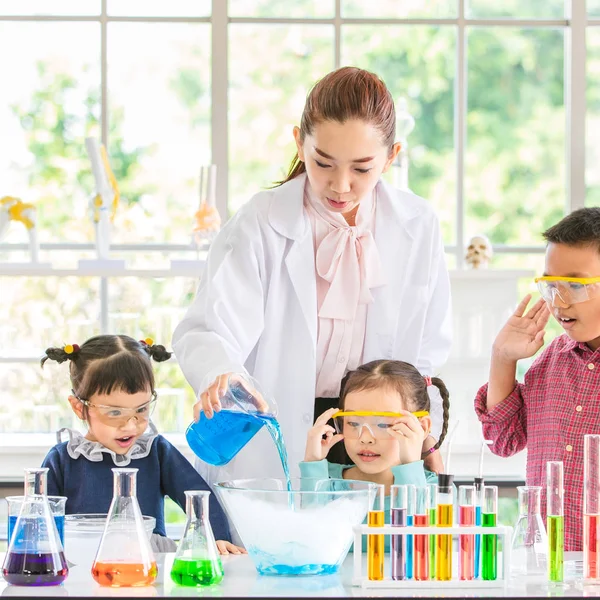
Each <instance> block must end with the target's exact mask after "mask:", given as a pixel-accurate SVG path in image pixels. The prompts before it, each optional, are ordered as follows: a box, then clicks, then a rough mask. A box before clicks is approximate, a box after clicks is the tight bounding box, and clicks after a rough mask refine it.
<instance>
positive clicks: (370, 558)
mask: <svg viewBox="0 0 600 600" xmlns="http://www.w3.org/2000/svg"><path fill="white" fill-rule="evenodd" d="M384 494H385V488H384V487H383V486H382V485H379V486H377V489H376V491H375V501H374V502H373V508H372V509H371V510H370V511H369V515H368V517H367V524H368V525H369V527H383V526H384V524H385V506H384V501H385V495H384ZM384 552H385V538H384V535H383V534H382V533H377V534H372V533H370V534H369V535H368V536H367V574H368V577H369V579H370V580H371V581H381V580H382V579H383V558H384Z"/></svg>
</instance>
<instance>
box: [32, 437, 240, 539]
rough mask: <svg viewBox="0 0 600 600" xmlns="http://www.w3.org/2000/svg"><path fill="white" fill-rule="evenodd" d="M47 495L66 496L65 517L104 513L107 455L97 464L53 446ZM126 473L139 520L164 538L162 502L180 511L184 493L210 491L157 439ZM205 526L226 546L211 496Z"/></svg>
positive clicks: (108, 487)
mask: <svg viewBox="0 0 600 600" xmlns="http://www.w3.org/2000/svg"><path fill="white" fill-rule="evenodd" d="M42 466H43V467H48V469H49V471H48V495H49V496H66V497H67V506H66V513H67V514H69V515H72V514H78V513H104V514H105V513H108V509H109V507H110V503H111V500H112V496H113V473H112V471H111V469H114V468H115V464H114V462H113V460H112V456H110V454H104V459H103V460H102V462H92V461H91V460H88V459H86V458H84V457H82V456H79V457H78V458H76V459H74V458H71V457H70V456H69V454H68V453H67V442H63V443H62V444H57V445H56V446H54V447H53V448H51V449H50V452H48V454H47V455H46V458H45V459H44V462H43V464H42ZM127 467H128V468H136V469H139V471H138V473H137V498H138V502H139V505H140V508H141V510H142V514H143V515H149V516H151V517H154V518H155V519H156V527H155V528H154V533H158V534H159V535H165V536H166V530H165V515H164V497H165V495H167V496H169V497H170V498H171V499H172V500H174V501H175V502H176V503H177V504H179V506H180V507H181V508H182V510H184V511H185V494H184V492H185V491H186V490H210V488H209V487H208V484H207V483H206V481H204V479H202V477H201V476H200V474H199V473H198V472H197V471H196V470H195V469H194V467H192V465H191V464H190V463H189V461H188V460H187V459H186V458H185V456H183V454H181V452H179V450H177V448H175V446H173V445H172V444H171V443H169V442H168V441H167V440H166V439H165V438H164V437H163V436H162V435H159V436H157V437H156V438H155V439H154V441H153V442H152V449H151V450H150V454H148V456H146V457H144V458H136V459H135V460H132V461H131V462H130V463H129V465H127ZM209 513H210V524H211V526H212V530H213V533H214V535H215V539H216V540H227V541H231V536H230V533H229V526H228V524H227V518H226V517H225V513H224V512H223V509H222V508H221V505H220V504H219V501H218V500H217V497H216V496H215V495H214V493H211V495H210V508H209Z"/></svg>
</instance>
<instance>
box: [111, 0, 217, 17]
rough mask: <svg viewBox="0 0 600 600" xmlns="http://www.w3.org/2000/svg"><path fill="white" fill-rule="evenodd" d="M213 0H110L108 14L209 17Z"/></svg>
mask: <svg viewBox="0 0 600 600" xmlns="http://www.w3.org/2000/svg"><path fill="white" fill-rule="evenodd" d="M210 13H211V0H169V1H168V2H166V1H165V0H108V14H109V15H112V16H121V17H208V16H210Z"/></svg>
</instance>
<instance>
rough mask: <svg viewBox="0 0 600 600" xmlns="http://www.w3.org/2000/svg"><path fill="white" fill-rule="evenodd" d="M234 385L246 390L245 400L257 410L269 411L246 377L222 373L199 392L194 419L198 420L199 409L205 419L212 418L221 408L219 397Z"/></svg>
mask: <svg viewBox="0 0 600 600" xmlns="http://www.w3.org/2000/svg"><path fill="white" fill-rule="evenodd" d="M235 385H237V386H238V387H241V388H243V390H244V391H245V392H247V394H246V396H245V397H246V400H247V401H248V400H249V401H251V403H252V404H254V406H255V407H256V410H257V412H261V413H266V412H269V404H268V403H267V401H266V400H265V399H264V398H263V396H262V394H261V393H260V392H259V391H258V390H257V389H256V388H255V386H254V385H252V383H250V381H249V380H248V379H247V378H246V377H244V376H243V375H241V374H239V373H223V374H222V375H219V376H218V377H217V378H216V379H215V380H214V381H213V382H212V384H211V385H210V386H209V387H208V388H206V389H205V390H204V391H203V392H202V393H201V394H200V399H199V400H198V402H196V404H194V421H195V422H196V423H197V422H198V419H199V418H200V411H202V412H204V414H205V416H206V418H207V419H212V418H213V415H214V413H215V412H219V411H220V410H221V408H222V404H221V398H223V396H225V394H227V392H228V391H229V390H230V388H231V387H233V386H235Z"/></svg>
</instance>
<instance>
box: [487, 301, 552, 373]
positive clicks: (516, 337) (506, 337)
mask: <svg viewBox="0 0 600 600" xmlns="http://www.w3.org/2000/svg"><path fill="white" fill-rule="evenodd" d="M530 300H531V294H527V295H526V296H525V298H523V300H521V302H519V305H518V306H517V308H516V310H515V312H514V313H513V314H512V315H511V316H510V318H509V319H508V321H507V322H506V323H505V325H504V327H503V328H502V329H501V330H500V332H499V333H498V335H497V336H496V339H495V340H494V346H493V350H492V354H493V357H494V358H495V359H497V360H500V361H504V362H511V363H513V362H516V361H518V360H520V359H522V358H529V357H530V356H533V355H534V354H535V353H536V352H537V351H538V350H539V349H540V348H541V347H542V346H543V345H544V333H545V330H544V328H545V327H546V323H548V319H549V318H550V310H549V309H548V305H547V304H546V301H545V300H544V299H543V298H540V299H539V300H538V301H537V302H536V303H535V304H534V305H533V306H532V307H531V308H530V309H529V310H528V311H527V313H525V309H526V308H527V305H528V304H529V301H530Z"/></svg>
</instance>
